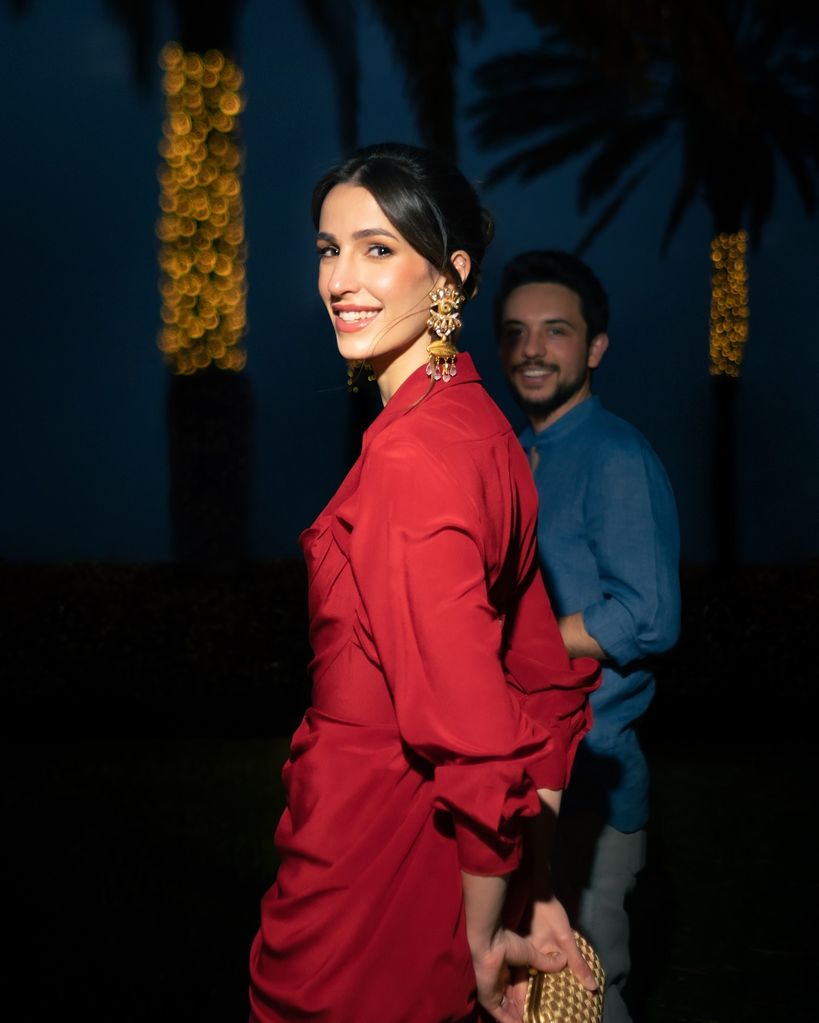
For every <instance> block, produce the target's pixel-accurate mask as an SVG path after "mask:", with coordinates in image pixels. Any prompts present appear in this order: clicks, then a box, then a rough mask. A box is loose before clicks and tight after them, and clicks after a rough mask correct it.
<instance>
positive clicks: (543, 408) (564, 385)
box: [512, 362, 586, 420]
mask: <svg viewBox="0 0 819 1023" xmlns="http://www.w3.org/2000/svg"><path fill="white" fill-rule="evenodd" d="M523 366H538V367H539V368H540V369H548V370H553V371H555V372H559V367H558V366H551V365H547V364H546V363H544V362H527V363H524V364H523ZM523 366H516V367H515V370H516V371H517V370H519V369H522V368H523ZM513 379H514V377H513ZM585 382H586V374H585V373H583V374H582V375H581V376H577V377H573V378H572V379H570V380H558V382H557V384H556V385H555V389H554V391H553V392H552V393H551V394H550V395H549V397H548V398H530V397H528V396H527V395H526V394H521V392H520V391H519V390H518V388H517V386H516V385H515V384H512V394H513V395H514V396H515V400H516V401H517V403H518V405H520V407H521V408H522V409H523V411H524V412H525V413H526V415H527V416H528V417H529V418H530V419H534V420H543V419H548V417H549V416H550V415H551V414H552V413H553V412H555V411H556V410H557V409H559V408H560V407H561V406H562V405H565V404H566V402H567V401H569V399H571V398H573V397H574V396H575V395H576V394H577V392H578V391H579V390H580V388H581V387H582V386H583V384H585Z"/></svg>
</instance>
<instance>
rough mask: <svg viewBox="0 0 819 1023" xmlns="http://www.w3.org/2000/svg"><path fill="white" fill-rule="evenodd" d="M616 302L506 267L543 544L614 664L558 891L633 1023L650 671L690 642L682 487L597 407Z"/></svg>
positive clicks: (526, 267) (508, 334) (631, 433)
mask: <svg viewBox="0 0 819 1023" xmlns="http://www.w3.org/2000/svg"><path fill="white" fill-rule="evenodd" d="M607 328H608V298H607V296H606V292H605V291H604V289H603V287H602V285H601V284H600V282H599V281H598V279H597V277H596V276H595V275H594V274H593V273H592V271H591V270H590V269H589V267H588V266H586V264H585V263H583V262H582V261H581V260H579V259H577V258H576V257H575V256H572V255H570V254H568V253H565V252H557V251H545V252H544V251H541V252H526V253H522V254H521V255H519V256H517V257H516V258H514V259H513V260H512V261H511V262H510V263H509V264H507V266H506V267H505V268H504V271H503V275H502V279H501V285H500V290H499V293H498V296H497V299H496V329H497V334H498V340H499V343H500V355H501V360H502V363H503V368H504V372H505V375H506V377H507V380H508V381H509V384H510V385H511V388H512V390H513V392H514V394H515V397H516V399H517V401H518V403H519V404H520V405H521V407H522V408H523V410H524V412H525V413H526V416H527V418H528V420H529V426H528V427H527V428H526V429H525V430H524V431H523V433H522V434H521V438H520V439H521V442H522V444H523V446H524V448H525V449H526V450H527V452H528V454H529V457H530V462H531V465H532V469H533V472H534V478H535V483H536V485H537V488H538V493H539V495H540V513H539V522H538V544H539V548H540V560H541V565H542V568H543V572H544V575H545V579H546V584H547V587H548V589H549V592H550V596H551V598H552V601H553V604H554V608H555V613H556V614H557V616H558V624H559V626H560V631H561V634H562V636H563V640H564V642H565V644H566V648H567V650H568V652H569V654H570V655H571V656H572V657H582V656H591V657H596V658H597V659H598V660H600V661H601V662H602V664H603V672H602V676H603V679H602V682H601V685H600V688H599V689H598V690H597V691H596V692H595V693H593V694H592V697H591V701H592V709H593V714H594V724H593V726H592V730H591V732H590V733H589V734H588V736H587V737H586V739H585V740H584V742H583V744H582V746H581V748H580V750H579V752H578V757H577V761H576V764H575V769H574V773H573V776H572V782H571V785H570V786H569V789H568V791H567V792H566V794H565V796H564V803H563V807H562V809H561V815H560V822H559V825H558V833H559V839H558V847H559V858H558V859H556V866H555V885H556V887H557V889H558V894H559V895H561V896H562V897H563V899H564V904H565V905H566V906H567V909H568V910H569V912H570V915H571V916H572V918H573V921H574V923H575V925H576V926H577V927H578V929H579V930H581V931H582V932H584V933H585V934H586V936H587V937H588V938H589V940H590V941H591V942H592V945H593V946H594V947H595V948H596V950H597V952H598V954H599V955H600V958H601V961H602V963H603V966H604V968H605V970H606V975H607V979H606V1001H605V1015H604V1020H605V1023H621V1021H628V1020H630V1019H631V1017H630V1015H629V1010H628V1008H627V1006H626V1003H625V1001H624V1000H623V988H624V987H625V984H626V981H627V979H628V974H629V969H630V955H629V919H628V914H627V910H626V902H627V898H628V895H629V893H630V892H631V891H632V889H633V887H634V884H635V879H636V876H637V874H638V873H639V871H640V870H641V869H642V867H643V866H644V864H645V846H646V831H645V828H646V822H647V815H648V784H649V778H648V769H647V765H646V761H645V757H644V755H643V752H642V750H641V748H640V743H639V740H638V737H637V731H636V724H637V722H638V720H639V718H640V717H641V716H642V715H643V714H644V713H645V711H646V709H647V708H648V705H649V703H650V702H651V698H652V696H653V693H654V679H653V677H652V674H651V670H650V664H649V662H648V658H650V657H651V656H652V655H654V654H659V653H661V652H663V651H665V650H667V649H668V648H669V647H671V646H672V645H673V644H674V643H675V642H676V639H677V634H678V630H679V568H678V558H679V531H678V525H677V513H676V507H675V503H674V497H673V494H672V492H671V487H670V485H669V482H668V478H667V476H666V474H665V471H664V470H663V467H662V465H661V464H660V461H659V459H658V458H657V456H656V454H655V453H654V452H653V451H652V449H651V447H650V446H649V444H648V442H647V441H646V440H645V438H644V437H643V436H642V435H641V434H640V433H639V432H638V431H637V430H636V429H635V428H634V427H632V426H630V425H629V424H628V423H626V422H624V421H623V420H622V419H619V418H617V417H616V416H614V415H612V414H611V413H609V412H607V411H605V409H603V407H602V405H601V404H600V400H599V398H597V397H595V396H594V395H592V392H591V381H592V373H593V371H594V370H595V369H596V368H597V367H598V366H599V365H600V362H601V361H602V359H603V356H604V355H605V353H606V350H607V349H608V346H609V338H608V335H607V333H606V331H607Z"/></svg>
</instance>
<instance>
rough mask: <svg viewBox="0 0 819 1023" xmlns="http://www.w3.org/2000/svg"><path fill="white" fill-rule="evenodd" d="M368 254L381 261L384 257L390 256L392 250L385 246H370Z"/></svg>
mask: <svg viewBox="0 0 819 1023" xmlns="http://www.w3.org/2000/svg"><path fill="white" fill-rule="evenodd" d="M370 254H371V255H373V256H377V257H378V258H379V259H381V258H383V257H384V256H391V255H392V249H390V248H388V247H387V246H386V245H371V246H370Z"/></svg>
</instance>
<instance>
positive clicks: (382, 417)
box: [363, 352, 481, 447]
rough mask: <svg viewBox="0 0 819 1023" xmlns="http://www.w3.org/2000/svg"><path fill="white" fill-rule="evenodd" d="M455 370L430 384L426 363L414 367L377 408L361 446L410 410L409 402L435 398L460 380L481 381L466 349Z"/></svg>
mask: <svg viewBox="0 0 819 1023" xmlns="http://www.w3.org/2000/svg"><path fill="white" fill-rule="evenodd" d="M457 368H458V372H457V374H456V375H455V376H453V377H450V379H449V380H447V381H446V382H444V381H443V380H436V381H434V382H433V384H432V386H431V387H430V378H429V377H428V376H427V368H426V364H424V365H423V366H419V367H418V369H416V370H413V372H412V373H410V375H409V376H408V377H407V379H406V380H405V381H404V382H403V383H402V384H401V386H400V387H399V388H398V390H397V391H396V392H395V394H394V395H393V396H392V397H391V398H390V400H389V401H388V402H387V404H386V405H385V406H384V408H383V409H382V410H381V412H379V414H378V415H377V416H376V418H375V419H374V420H373V422H372V423H371V424H370V426H369V427H368V428H367V429H366V430H365V431H364V444H363V446H364V447H367V446H368V445H369V444H371V443H372V441H373V439H374V438H375V437H377V436H378V434H379V433H381V431H382V430H384V429H385V427H387V426H389V424H390V423H392V422H394V421H395V420H396V419H398V417H399V416H402V415H404V414H405V413H406V412H409V411H410V409H411V408H412V406H413V405H414V404H415V403H416V402H418V401H420V400H421V399H423V400H424V401H434V400H435V399H436V398H437V396H438V395H439V394H445V393H446V392H447V391H450V390H451V389H452V388H453V387H460V386H461V385H462V384H474V383H480V380H481V378H480V375H479V374H478V371H477V370H476V369H475V363H474V362H473V361H472V356H471V355H469V354H468V353H467V352H459V353H458V366H457Z"/></svg>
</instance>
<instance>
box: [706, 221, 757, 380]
mask: <svg viewBox="0 0 819 1023" xmlns="http://www.w3.org/2000/svg"><path fill="white" fill-rule="evenodd" d="M747 251H748V232H747V231H744V230H741V231H736V232H733V233H729V232H723V233H721V234H718V235H716V237H715V238H714V239H713V241H712V242H711V346H710V349H711V364H710V366H709V372H710V373H711V375H712V376H728V377H738V376H739V370H740V365H741V363H742V356H743V354H744V351H745V342H746V341H747V340H748V264H747Z"/></svg>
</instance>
